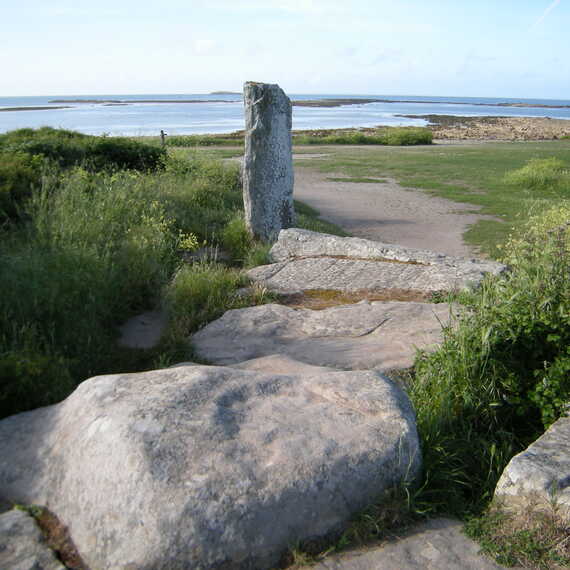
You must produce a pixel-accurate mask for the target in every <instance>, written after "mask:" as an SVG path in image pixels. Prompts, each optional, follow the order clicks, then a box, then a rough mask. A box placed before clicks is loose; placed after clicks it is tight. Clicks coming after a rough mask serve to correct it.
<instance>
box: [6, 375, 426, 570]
mask: <svg viewBox="0 0 570 570" xmlns="http://www.w3.org/2000/svg"><path fill="white" fill-rule="evenodd" d="M302 368H303V367H302ZM420 466H421V452H420V447H419V441H418V435H417V431H416V426H415V417H414V412H413V409H412V406H411V404H410V402H409V400H408V397H407V396H406V394H405V393H404V391H403V390H402V389H400V388H399V387H398V386H397V385H396V383H395V382H392V381H390V380H389V379H387V378H385V377H383V376H382V375H381V374H379V373H377V372H374V371H360V372H339V371H334V372H330V371H320V370H317V371H314V370H307V369H306V368H303V369H302V370H300V372H299V373H298V374H286V375H283V374H275V373H273V372H257V371H254V370H241V369H233V368H225V367H219V366H203V365H189V366H177V367H174V368H168V369H164V370H155V371H150V372H143V373H135V374H122V375H110V376H100V377H96V378H92V379H90V380H86V381H85V382H83V383H82V384H81V385H80V386H79V387H78V388H77V389H76V390H75V392H73V394H71V396H69V397H68V398H67V399H66V400H65V401H63V402H62V403H60V404H57V405H54V406H49V407H45V408H39V409H37V410H33V411H30V412H25V413H22V414H17V415H15V416H11V417H9V418H6V419H4V420H2V421H0V489H2V492H3V494H4V495H5V496H6V498H7V499H9V500H12V501H16V502H22V503H25V504H38V505H43V506H46V507H47V508H49V509H50V511H51V512H53V513H54V514H55V515H56V516H57V517H58V519H59V520H60V521H61V523H62V524H64V525H65V526H67V528H68V529H69V534H70V536H71V539H72V540H73V542H74V544H75V546H76V547H77V550H78V552H79V554H80V555H81V557H82V559H83V560H84V561H85V563H86V565H87V566H88V567H90V568H93V569H97V570H131V569H134V568H141V569H142V568H148V569H150V568H152V569H153V570H174V569H185V568H251V569H266V568H273V567H274V566H275V564H276V563H277V562H278V560H279V558H280V556H281V554H282V553H283V552H284V551H286V550H287V549H288V547H289V546H290V545H291V544H294V543H295V542H297V541H300V540H307V539H312V538H316V537H319V536H324V535H327V534H328V533H330V532H334V531H338V530H340V528H341V526H342V525H343V524H344V523H346V521H347V520H348V519H349V518H350V517H351V516H352V515H353V514H354V513H355V512H356V511H358V510H360V509H362V508H363V507H365V506H367V505H369V504H370V503H371V502H373V501H377V500H378V498H379V497H381V496H382V494H383V493H384V492H386V491H387V490H389V489H392V488H393V486H398V485H402V484H407V483H411V482H413V481H414V480H415V479H416V478H417V477H418V475H419V472H420ZM0 567H2V568H12V566H10V565H8V566H1V565H0Z"/></svg>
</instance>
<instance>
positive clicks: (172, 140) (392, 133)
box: [166, 127, 433, 147]
mask: <svg viewBox="0 0 570 570" xmlns="http://www.w3.org/2000/svg"><path fill="white" fill-rule="evenodd" d="M432 139H433V136H432V133H431V131H430V130H429V129H426V128H423V127H378V128H375V129H357V130H355V129H331V130H319V131H295V132H294V133H293V144H294V145H315V144H326V145H389V146H411V145H425V144H431V143H432ZM243 140H244V139H243V132H238V133H232V134H229V135H180V136H171V137H168V138H167V139H166V145H167V146H172V147H200V146H237V145H243Z"/></svg>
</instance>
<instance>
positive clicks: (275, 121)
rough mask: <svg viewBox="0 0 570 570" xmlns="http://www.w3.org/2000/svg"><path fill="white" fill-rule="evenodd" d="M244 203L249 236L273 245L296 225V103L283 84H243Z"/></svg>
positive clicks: (249, 82)
mask: <svg viewBox="0 0 570 570" xmlns="http://www.w3.org/2000/svg"><path fill="white" fill-rule="evenodd" d="M244 102H245V158H244V169H243V201H244V206H245V220H246V224H247V228H248V230H249V232H250V233H251V234H252V235H253V236H254V237H255V238H258V239H260V240H262V241H264V242H273V241H275V240H276V239H277V236H278V235H279V231H280V230H281V229H283V228H289V227H291V226H292V225H293V221H294V216H295V211H294V208H293V158H292V155H291V101H290V100H289V98H288V97H287V95H285V93H284V92H283V90H282V89H281V88H280V87H279V85H270V84H267V83H254V82H251V81H248V82H247V83H246V84H245V85H244Z"/></svg>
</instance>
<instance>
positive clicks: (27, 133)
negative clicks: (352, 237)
mask: <svg viewBox="0 0 570 570" xmlns="http://www.w3.org/2000/svg"><path fill="white" fill-rule="evenodd" d="M0 141H1V142H0V144H1V145H2V146H1V152H0V173H1V174H2V177H1V178H0V194H1V195H2V196H3V202H2V207H3V210H2V211H3V215H2V220H1V222H0V232H1V237H2V239H1V242H0V264H1V271H0V290H1V291H2V295H1V296H0V347H1V348H0V416H2V417H3V416H6V415H10V414H13V413H16V412H19V411H24V410H27V409H31V408H34V407H38V406H42V405H46V404H50V403H54V402H56V401H59V400H61V399H62V398H63V397H65V396H67V395H68V394H69V393H70V392H71V391H72V390H73V389H74V387H75V386H76V385H77V384H78V383H79V382H81V381H82V380H84V379H86V378H88V377H90V376H93V375H95V374H99V373H109V372H119V371H125V370H130V371H136V370H143V369H147V368H152V367H156V366H159V365H164V364H165V363H167V362H175V361H177V359H180V360H188V359H190V358H191V354H190V352H189V348H188V343H187V341H186V339H187V337H188V335H189V334H190V333H191V332H192V331H193V330H196V329H197V328H198V327H199V326H200V325H202V324H203V323H204V322H206V321H208V320H211V319H212V318H215V317H217V316H219V315H220V314H221V313H222V312H223V311H224V310H226V309H228V308H235V307H238V306H245V305H248V304H251V303H252V302H258V301H259V300H262V297H263V296H262V295H260V298H259V299H255V300H252V298H251V295H250V296H248V295H238V294H236V291H237V290H238V288H239V287H241V286H242V285H243V283H244V279H243V277H242V275H241V273H240V267H242V266H243V265H246V264H257V263H261V262H263V260H264V259H265V256H266V253H267V248H266V247H264V246H260V245H258V244H256V243H255V242H254V241H253V240H251V239H249V236H248V234H247V232H246V231H245V225H244V221H243V211H242V210H243V202H242V195H241V189H240V185H239V173H238V167H237V164H224V163H222V162H221V161H215V160H211V159H208V158H204V157H203V156H201V155H200V154H197V153H186V154H185V157H184V158H176V157H169V156H167V154H166V152H165V151H164V150H162V149H160V148H157V147H156V146H152V145H145V144H142V143H139V142H136V141H133V140H129V139H126V140H122V139H107V138H105V137H88V136H86V135H81V134H79V133H73V132H70V131H58V130H54V129H40V130H39V131H32V130H30V129H25V130H21V131H15V132H12V133H8V134H6V135H4V137H3V138H2V139H0ZM297 208H298V211H299V223H300V224H301V225H303V224H304V225H305V226H306V227H308V228H310V229H316V230H317V231H329V232H331V231H335V228H334V226H332V224H326V222H322V221H321V220H317V219H316V212H315V211H314V210H312V209H311V208H308V207H303V205H299V204H297ZM204 246H207V248H208V249H207V252H206V253H205V254H203V255H201V256H200V255H197V257H198V258H199V259H198V260H197V261H194V262H193V263H185V262H184V261H183V258H184V257H185V256H186V257H187V256H188V255H189V254H191V253H193V252H196V251H197V250H198V249H199V248H203V247H204ZM220 249H224V250H225V251H226V252H227V254H228V255H229V257H230V258H231V261H230V262H228V263H226V264H225V265H222V264H221V263H220V262H219V260H218V255H217V251H219V250H220ZM220 257H221V256H220ZM255 294H256V293H255V292H254V295H255ZM156 307H159V308H162V309H163V310H164V311H166V312H168V314H169V315H170V320H169V326H168V330H167V332H166V334H165V335H164V339H163V342H162V344H161V345H160V346H159V347H157V348H156V349H153V350H132V349H128V348H124V347H120V346H118V344H117V338H118V335H119V333H118V328H117V327H118V326H119V325H120V324H121V323H123V322H124V321H125V320H126V319H127V318H129V317H130V316H133V315H136V314H138V313H140V312H141V311H144V310H148V309H152V308H156ZM181 307H184V308H185V309H184V310H179V309H180V308H181Z"/></svg>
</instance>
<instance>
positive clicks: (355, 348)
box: [192, 301, 450, 371]
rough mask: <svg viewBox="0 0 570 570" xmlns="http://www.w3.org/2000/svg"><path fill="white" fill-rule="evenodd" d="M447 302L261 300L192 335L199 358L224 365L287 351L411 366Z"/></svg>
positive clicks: (436, 330)
mask: <svg viewBox="0 0 570 570" xmlns="http://www.w3.org/2000/svg"><path fill="white" fill-rule="evenodd" d="M449 318H450V308H449V305H447V304H432V303H403V302H398V301H394V302H381V301H375V302H367V301H363V302H360V303H356V304H353V305H342V306H339V307H331V308H329V309H324V310H321V311H314V310H310V309H293V308H290V307H285V306H283V305H276V304H270V305H260V306H257V307H248V308H246V309H235V310H233V311H227V312H226V313H225V314H224V315H223V316H222V317H220V318H219V319H217V320H215V321H213V322H212V323H210V324H209V325H207V326H206V327H204V328H203V329H202V330H200V331H198V332H197V333H196V334H194V336H193V337H192V344H193V346H194V349H195V350H196V353H197V354H198V356H200V357H201V358H205V359H206V360H208V361H210V362H213V363H215V364H221V365H233V364H236V363H238V362H242V361H245V360H249V359H253V358H258V357H261V356H269V355H272V354H281V355H286V356H288V357H290V358H293V359H295V360H297V361H301V362H304V363H307V364H312V365H315V366H329V367H332V368H337V369H342V370H368V369H376V370H382V371H387V370H393V369H401V368H408V367H410V366H412V364H413V360H414V357H415V353H416V349H417V348H422V349H430V348H433V347H435V346H436V345H437V344H438V343H439V342H440V341H441V328H442V324H445V323H447V322H448V320H449Z"/></svg>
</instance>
